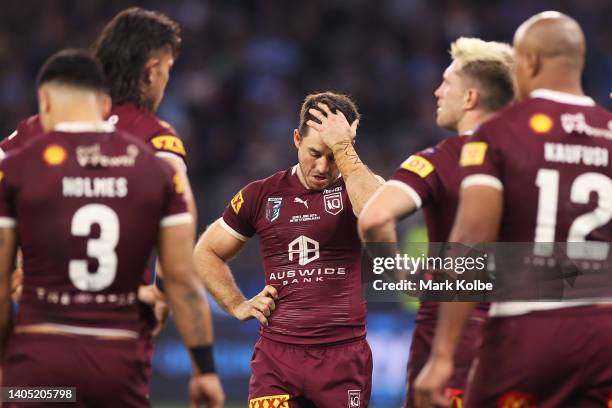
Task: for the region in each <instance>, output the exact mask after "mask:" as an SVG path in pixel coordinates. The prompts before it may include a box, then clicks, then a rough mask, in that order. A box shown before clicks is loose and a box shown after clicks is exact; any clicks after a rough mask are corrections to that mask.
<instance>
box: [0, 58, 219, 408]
mask: <svg viewBox="0 0 612 408" xmlns="http://www.w3.org/2000/svg"><path fill="white" fill-rule="evenodd" d="M37 82H38V99H39V117H38V118H39V121H40V124H41V126H42V130H43V131H44V132H45V134H42V133H40V134H38V135H33V134H29V136H30V142H29V143H28V144H27V145H26V146H24V147H22V148H19V149H17V150H14V151H13V152H11V154H10V155H9V156H7V157H6V158H5V159H4V160H3V161H2V163H1V164H0V175H1V176H0V279H1V280H0V282H1V284H0V294H1V295H0V301H1V306H0V307H1V308H2V312H1V313H0V316H1V317H0V319H1V320H0V333H1V339H0V340H1V341H0V345H1V348H0V354H1V355H2V356H4V358H3V369H4V379H3V380H4V384H3V385H5V386H13V387H60V386H74V387H76V399H77V406H82V407H85V406H121V407H146V406H149V391H148V379H147V375H146V372H145V364H143V363H144V361H143V360H144V356H143V354H142V353H140V352H138V350H139V348H140V340H139V338H140V331H141V316H140V313H139V306H138V301H137V291H138V287H139V285H140V284H141V283H142V275H143V273H144V271H145V266H146V263H147V261H148V258H149V255H150V253H151V251H152V249H153V248H154V247H155V246H156V245H157V246H158V249H159V255H160V262H161V263H162V266H163V268H164V270H165V271H166V290H167V294H168V299H169V302H170V305H171V307H172V309H173V310H174V312H175V320H176V323H177V327H178V328H179V330H180V332H181V334H182V336H183V339H184V341H185V343H186V344H187V346H188V347H190V350H191V354H192V357H193V359H194V363H195V366H196V367H197V369H198V370H199V371H200V373H199V374H200V375H198V377H200V381H199V382H198V383H199V385H200V387H199V388H198V389H197V390H196V389H195V388H192V399H193V400H194V402H196V401H200V400H202V401H205V402H209V403H210V405H209V406H215V407H221V406H222V404H223V398H224V396H223V391H222V389H221V385H220V382H219V379H218V377H217V375H216V374H215V373H214V362H213V359H212V321H211V316H210V310H209V308H208V305H207V303H206V300H205V298H204V297H203V296H202V289H203V288H202V287H201V285H200V284H199V281H198V279H197V275H196V274H195V271H194V269H193V263H192V258H191V252H192V247H193V240H194V226H193V217H192V216H191V214H190V213H189V212H188V210H187V206H186V203H185V201H184V198H183V188H184V187H183V185H182V181H181V178H180V176H179V175H178V174H177V172H176V171H175V170H173V169H172V168H171V167H170V166H169V165H168V164H166V163H164V162H163V161H161V160H159V159H158V158H156V157H155V156H154V154H153V152H151V151H150V148H149V147H148V146H147V145H145V144H144V143H143V142H142V141H140V140H138V139H137V138H134V137H132V136H130V135H128V134H127V133H123V132H122V131H116V130H115V127H114V126H113V125H112V124H110V123H108V122H106V121H104V117H105V116H106V115H107V114H108V111H109V110H110V108H111V100H110V98H109V97H108V96H107V95H106V93H105V92H106V86H105V80H104V74H103V72H102V69H101V66H100V64H99V63H98V62H97V61H96V60H95V59H94V58H93V57H91V56H90V55H89V54H88V53H87V52H85V51H77V50H66V51H62V52H59V53H58V54H56V55H54V56H52V57H51V58H50V59H49V60H48V61H47V62H46V63H45V65H44V66H43V67H42V69H41V71H40V73H39V75H38V81H37ZM17 245H20V246H21V248H22V251H23V260H24V270H25V274H24V285H23V294H22V298H21V303H20V310H19V314H18V317H17V321H16V322H15V324H14V328H13V331H12V333H10V334H9V330H10V327H11V313H10V297H9V276H10V272H11V267H12V263H13V259H14V256H15V250H16V247H17ZM7 341H8V345H7ZM196 372H197V371H196ZM30 406H31V405H30Z"/></svg>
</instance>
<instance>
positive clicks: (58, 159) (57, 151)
mask: <svg viewBox="0 0 612 408" xmlns="http://www.w3.org/2000/svg"><path fill="white" fill-rule="evenodd" d="M67 158H68V153H66V150H65V149H64V148H63V147H62V146H60V145H56V144H52V145H49V146H47V147H46V148H45V150H44V151H43V159H44V161H45V162H46V163H47V164H48V165H49V166H59V165H61V164H62V163H64V162H65V161H66V159H67Z"/></svg>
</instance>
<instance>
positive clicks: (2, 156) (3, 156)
mask: <svg viewBox="0 0 612 408" xmlns="http://www.w3.org/2000/svg"><path fill="white" fill-rule="evenodd" d="M5 157H6V152H5V151H4V150H3V149H2V148H1V147H0V161H2V159H4V158H5Z"/></svg>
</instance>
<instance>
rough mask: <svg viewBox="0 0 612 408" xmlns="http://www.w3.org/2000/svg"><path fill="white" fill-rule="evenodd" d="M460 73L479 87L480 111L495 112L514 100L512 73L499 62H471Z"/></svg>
mask: <svg viewBox="0 0 612 408" xmlns="http://www.w3.org/2000/svg"><path fill="white" fill-rule="evenodd" d="M461 71H462V72H463V73H464V74H465V75H467V76H468V77H469V78H471V79H472V80H473V81H475V82H476V83H477V84H478V85H479V86H478V90H479V91H480V106H481V107H482V109H484V110H487V111H489V112H497V111H499V110H501V109H502V108H503V107H505V106H506V105H508V104H509V103H510V102H512V100H513V99H514V81H513V79H512V72H510V70H508V68H507V66H505V65H504V64H502V63H501V62H499V61H471V62H468V63H466V64H465V65H464V66H463V68H462V69H461Z"/></svg>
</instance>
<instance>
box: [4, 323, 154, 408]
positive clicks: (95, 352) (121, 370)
mask: <svg viewBox="0 0 612 408" xmlns="http://www.w3.org/2000/svg"><path fill="white" fill-rule="evenodd" d="M140 347H141V346H140V345H139V344H138V341H137V340H99V339H96V338H91V337H88V336H76V335H75V336H67V335H66V336H64V335H56V334H42V333H40V334H39V333H27V334H26V333H13V334H12V335H11V338H10V340H9V344H8V350H7V354H6V356H5V361H4V364H3V367H2V368H3V381H4V384H3V386H12V387H76V398H77V402H76V404H75V403H73V404H69V406H71V407H87V408H90V407H100V408H102V407H138V408H140V407H149V406H150V402H149V399H148V384H147V382H146V378H145V373H144V369H143V358H142V352H141V350H140ZM51 405H53V406H61V405H58V404H51ZM67 405H68V404H67ZM5 406H9V407H10V405H5ZM26 406H27V407H38V406H40V407H41V408H44V407H49V406H50V405H49V404H48V403H46V404H39V405H36V404H27V405H26V404H22V403H20V404H16V405H15V407H16V408H17V407H19V408H21V407H26Z"/></svg>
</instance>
